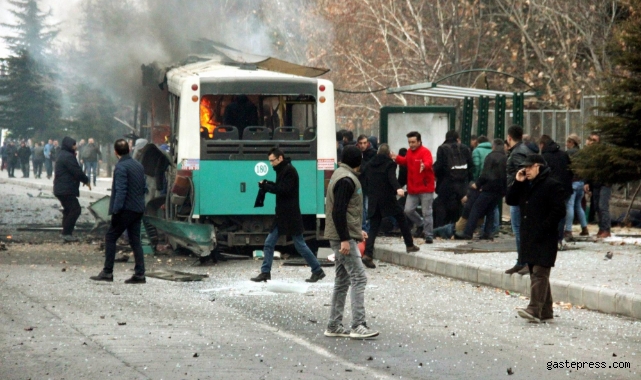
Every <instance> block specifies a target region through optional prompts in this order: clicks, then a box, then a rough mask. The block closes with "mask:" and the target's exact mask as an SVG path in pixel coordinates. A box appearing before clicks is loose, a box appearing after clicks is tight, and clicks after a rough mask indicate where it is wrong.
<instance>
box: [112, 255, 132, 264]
mask: <svg viewBox="0 0 641 380" xmlns="http://www.w3.org/2000/svg"><path fill="white" fill-rule="evenodd" d="M128 261H129V256H127V255H122V256H120V257H117V258H115V259H114V263H126V262H128Z"/></svg>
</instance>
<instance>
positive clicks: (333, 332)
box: [325, 325, 350, 338]
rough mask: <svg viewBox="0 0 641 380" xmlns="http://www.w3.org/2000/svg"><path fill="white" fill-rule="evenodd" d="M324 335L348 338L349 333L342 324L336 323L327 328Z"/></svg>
mask: <svg viewBox="0 0 641 380" xmlns="http://www.w3.org/2000/svg"><path fill="white" fill-rule="evenodd" d="M325 336H329V337H340V338H348V337H349V336H350V334H349V331H347V329H345V327H343V325H338V326H336V327H334V328H333V329H329V328H328V329H327V330H325Z"/></svg>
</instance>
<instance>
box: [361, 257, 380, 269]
mask: <svg viewBox="0 0 641 380" xmlns="http://www.w3.org/2000/svg"><path fill="white" fill-rule="evenodd" d="M361 261H362V262H363V265H365V266H366V267H368V268H370V269H376V264H374V259H372V258H371V257H369V256H363V258H362V259H361Z"/></svg>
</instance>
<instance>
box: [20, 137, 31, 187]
mask: <svg viewBox="0 0 641 380" xmlns="http://www.w3.org/2000/svg"><path fill="white" fill-rule="evenodd" d="M29 157H31V148H29V147H28V146H27V144H26V143H25V142H24V141H22V142H21V143H20V148H19V149H18V159H19V160H20V168H21V169H22V178H29Z"/></svg>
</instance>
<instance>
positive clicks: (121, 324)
mask: <svg viewBox="0 0 641 380" xmlns="http://www.w3.org/2000/svg"><path fill="white" fill-rule="evenodd" d="M126 324H127V322H118V326H124V325H126Z"/></svg>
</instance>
